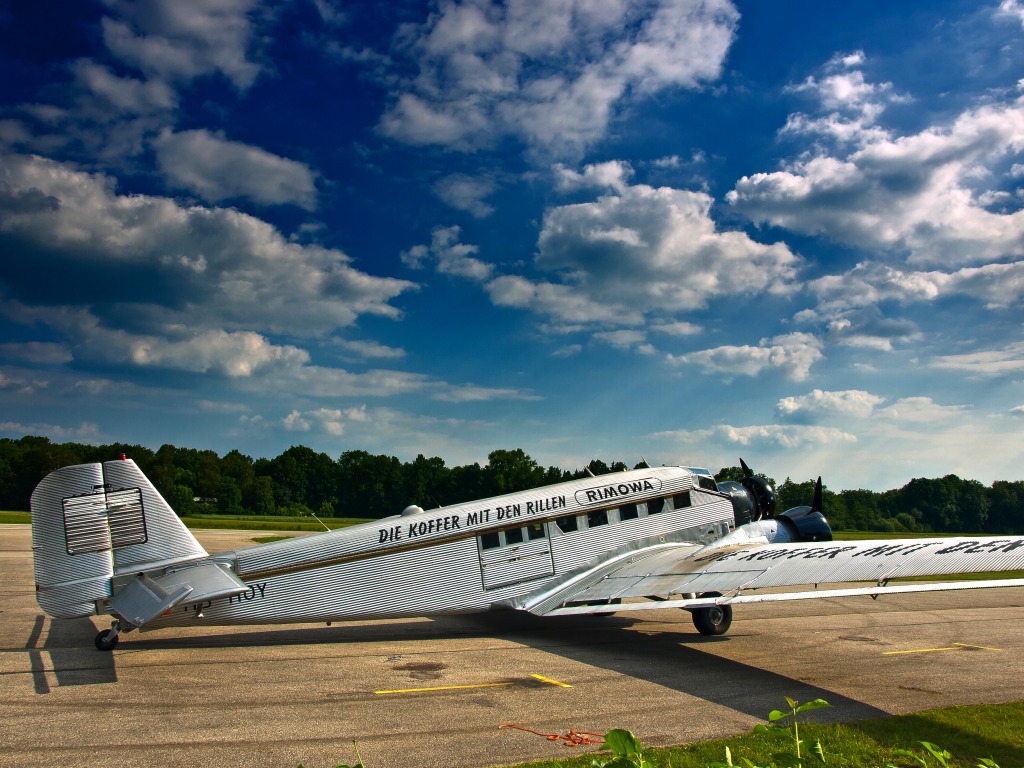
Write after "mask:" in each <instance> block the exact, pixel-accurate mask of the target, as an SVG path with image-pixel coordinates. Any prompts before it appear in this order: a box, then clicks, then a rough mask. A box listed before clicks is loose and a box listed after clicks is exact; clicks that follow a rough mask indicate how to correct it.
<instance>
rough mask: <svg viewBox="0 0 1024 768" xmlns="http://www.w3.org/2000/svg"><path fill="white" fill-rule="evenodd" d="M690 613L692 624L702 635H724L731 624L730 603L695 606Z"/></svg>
mask: <svg viewBox="0 0 1024 768" xmlns="http://www.w3.org/2000/svg"><path fill="white" fill-rule="evenodd" d="M691 613H692V614H693V626H695V627H696V628H697V631H698V632H700V633H701V634H702V635H724V634H725V633H726V632H728V631H729V627H730V626H732V606H731V605H713V606H711V607H710V608H696V609H694V610H693V611H691Z"/></svg>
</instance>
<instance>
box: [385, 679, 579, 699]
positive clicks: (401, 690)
mask: <svg viewBox="0 0 1024 768" xmlns="http://www.w3.org/2000/svg"><path fill="white" fill-rule="evenodd" d="M530 677H532V678H534V679H536V680H540V681H541V682H542V683H548V684H549V685H557V686H558V687H560V688H572V686H571V685H569V684H568V683H560V682H558V681H557V680H552V679H551V678H550V677H544V676H543V675H530ZM515 684H516V681H515V680H505V681H503V682H500V683H472V684H470V685H434V686H430V687H429V688H395V689H394V690H390V691H374V693H375V694H378V695H383V694H388V693H421V692H424V691H462V690H466V689H469V688H500V687H502V686H507V685H515Z"/></svg>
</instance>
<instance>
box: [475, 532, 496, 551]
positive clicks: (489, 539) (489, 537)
mask: <svg viewBox="0 0 1024 768" xmlns="http://www.w3.org/2000/svg"><path fill="white" fill-rule="evenodd" d="M500 546H501V539H499V538H498V534H497V533H485V534H484V535H483V536H481V537H480V549H497V548H498V547H500Z"/></svg>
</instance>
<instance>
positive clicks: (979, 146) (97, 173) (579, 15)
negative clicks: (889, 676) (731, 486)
mask: <svg viewBox="0 0 1024 768" xmlns="http://www.w3.org/2000/svg"><path fill="white" fill-rule="evenodd" d="M51 5H53V6H54V7H52V8H51V7H50V6H51ZM1022 33H1024V3H1021V2H1020V1H1019V0H1002V2H991V3H982V4H977V3H967V2H959V1H957V2H954V1H952V0H947V1H946V2H940V3H935V2H929V3H924V2H910V3H904V4H898V5H897V6H896V7H889V5H886V4H880V5H878V6H877V7H875V6H871V7H869V8H860V9H850V8H838V7H836V8H833V7H829V6H828V4H820V3H802V2H800V3H794V4H790V5H788V7H786V8H785V9H780V8H766V7H763V4H758V3H754V2H740V1H738V0H737V1H736V2H730V1H729V0H713V1H711V2H708V1H707V0H705V1H703V2H697V1H696V0H614V1H613V2H604V3H596V4H595V3H590V2H582V1H581V0H553V1H551V2H544V3H537V2H528V1H527V0H508V1H507V2H497V1H496V0H462V2H454V1H452V0H445V1H442V2H426V1H423V0H416V1H412V0H410V1H409V2H398V3H394V4H389V5H388V6H386V7H382V6H380V5H379V4H370V3H361V2H354V3H340V2H336V1H334V0H290V1H289V2H286V3H283V4H264V3H260V2H257V1H256V0H173V1H172V0H142V1H140V2H128V1H127V0H102V1H99V0H97V1H96V2H85V3H80V4H76V5H75V7H73V8H67V7H65V6H64V5H60V6H57V5H55V4H51V3H40V4H38V5H32V6H31V7H29V6H22V5H20V4H19V5H17V6H14V7H8V8H6V9H5V10H3V11H0V61H2V64H3V66H2V67H0V72H2V74H0V78H2V79H3V88H2V89H0V105H2V108H0V253H2V254H3V256H2V258H0V296H2V303H0V328H2V329H3V335H2V338H0V391H2V392H3V394H4V397H3V400H2V401H0V424H2V429H0V436H7V437H20V436H21V435H23V434H41V435H45V436H48V437H51V438H52V439H54V440H59V441H64V440H79V441H86V442H113V441H123V442H129V443H132V442H138V443H143V444H146V445H149V446H151V447H158V446H159V445H160V444H162V443H165V442H168V443H174V444H177V445H187V446H191V447H199V448H213V449H214V450H218V451H219V452H221V453H223V452H226V451H227V450H230V449H232V448H238V449H240V450H241V451H242V452H243V453H248V454H250V455H265V456H271V455H276V454H277V453H279V452H281V451H282V450H284V449H285V448H287V447H288V446H289V445H293V444H300V443H301V444H305V445H309V446H311V447H313V448H315V449H316V450H323V451H326V452H328V453H330V454H332V455H334V456H336V455H338V454H339V453H341V452H342V451H345V450H350V449H363V450H368V451H370V452H373V453H388V454H394V455H398V456H400V457H402V458H403V459H405V460H409V459H411V458H413V457H414V456H415V455H416V454H418V453H423V454H425V455H428V456H434V455H436V456H441V457H443V458H444V459H445V460H446V461H448V463H450V464H459V463H471V462H473V461H479V462H481V463H482V462H484V461H486V456H487V454H488V453H489V452H490V451H491V450H493V449H496V448H513V447H521V448H523V449H524V450H525V451H526V452H527V453H529V454H530V455H531V456H533V457H534V458H535V459H537V460H538V461H540V462H541V463H543V464H546V465H547V464H552V465H557V466H562V467H565V468H573V467H579V466H582V465H584V464H586V463H587V462H588V461H589V460H590V459H592V458H603V459H605V460H607V461H610V460H623V461H626V462H627V463H633V462H635V461H639V458H640V456H641V455H644V456H646V457H647V459H648V460H650V461H652V462H655V463H673V464H675V463H692V464H698V465H702V466H709V467H711V468H712V469H717V468H719V467H721V466H727V465H734V464H736V463H737V457H738V456H739V455H741V454H742V455H743V456H744V458H746V459H747V460H748V463H750V464H751V465H753V466H756V467H757V468H758V469H759V470H762V471H765V472H767V473H768V474H771V475H774V476H776V477H778V478H779V479H782V478H784V477H786V476H791V477H793V478H794V479H797V480H802V479H807V478H810V477H813V476H816V475H817V474H823V475H824V476H825V480H826V483H827V484H828V485H829V486H830V487H831V488H833V489H836V490H838V489H841V488H856V487H865V488H872V489H875V490H882V489H885V488H890V487H898V486H900V485H902V484H904V483H906V482H907V481H909V480H910V479H911V478H912V477H920V476H929V477H934V476H941V475H944V474H948V473H956V474H959V475H961V476H963V477H967V478H972V479H979V480H982V481H983V482H986V483H989V482H992V481H993V480H996V479H1006V480H1016V479H1022V477H1024V475H1022V469H1021V467H1022V466H1024V461H1022V460H1024V441H1022V440H1021V439H1020V435H1021V432H1022V429H1024V310H1022V299H1024V182H1022V179H1024V34H1022Z"/></svg>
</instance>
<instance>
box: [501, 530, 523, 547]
mask: <svg viewBox="0 0 1024 768" xmlns="http://www.w3.org/2000/svg"><path fill="white" fill-rule="evenodd" d="M505 543H506V544H522V543H523V529H522V528H510V529H509V530H507V531H505Z"/></svg>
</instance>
